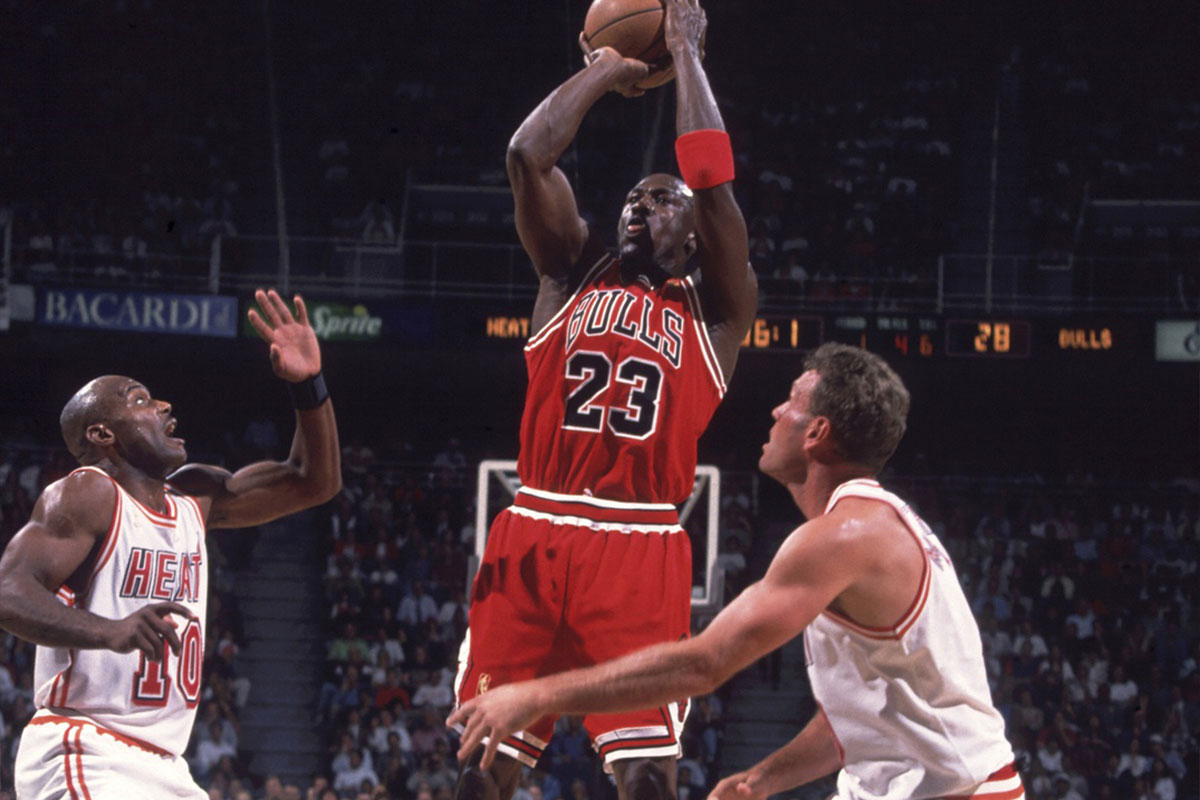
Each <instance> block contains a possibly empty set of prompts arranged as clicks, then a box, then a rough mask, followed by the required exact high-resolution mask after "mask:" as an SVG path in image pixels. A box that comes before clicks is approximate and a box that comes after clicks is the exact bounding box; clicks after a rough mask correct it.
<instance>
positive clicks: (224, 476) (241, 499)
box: [170, 461, 341, 528]
mask: <svg viewBox="0 0 1200 800" xmlns="http://www.w3.org/2000/svg"><path fill="white" fill-rule="evenodd" d="M170 481H171V485H172V486H174V487H175V488H177V489H178V490H179V491H181V492H184V493H185V494H193V496H196V497H197V499H198V500H200V501H201V510H202V511H205V512H206V519H205V523H206V524H207V525H208V526H209V527H211V528H246V527H250V526H252V525H260V524H262V523H264V522H270V521H271V520H274V519H278V518H279V517H283V516H286V515H288V514H292V513H294V512H296V511H301V510H303V509H306V508H311V507H313V506H316V505H320V504H321V503H325V502H327V501H329V500H330V499H332V497H333V496H334V495H335V494H336V493H337V491H338V489H340V488H341V483H340V480H338V481H329V480H325V479H324V478H322V477H317V476H313V475H312V474H311V473H309V472H307V471H306V470H305V469H304V468H303V467H301V466H298V465H296V464H293V463H291V462H290V461H259V462H257V463H254V464H250V465H248V466H245V467H242V468H241V469H239V470H238V471H237V472H235V473H232V474H230V473H229V472H228V471H227V470H224V469H221V468H219V467H208V466H205V467H198V468H197V467H195V466H194V465H193V466H192V467H185V468H184V469H181V470H180V471H179V472H177V473H175V474H174V475H172V476H171V478H170ZM205 505H207V508H205Z"/></svg>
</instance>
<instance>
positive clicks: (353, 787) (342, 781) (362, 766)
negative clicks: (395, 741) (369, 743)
mask: <svg viewBox="0 0 1200 800" xmlns="http://www.w3.org/2000/svg"><path fill="white" fill-rule="evenodd" d="M378 783H379V776H378V775H376V774H375V770H374V769H372V768H371V766H370V765H369V764H366V763H365V762H364V761H363V752H362V750H359V749H358V748H355V749H353V750H351V751H350V758H349V763H348V764H347V766H346V768H345V769H343V770H341V771H339V772H337V773H336V774H335V775H334V778H333V788H334V789H336V790H338V791H339V792H356V791H359V790H364V791H368V792H374V791H375V786H376V784H378Z"/></svg>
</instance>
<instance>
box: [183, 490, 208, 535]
mask: <svg viewBox="0 0 1200 800" xmlns="http://www.w3.org/2000/svg"><path fill="white" fill-rule="evenodd" d="M179 496H180V497H182V498H183V499H184V501H185V502H186V503H189V504H190V505H191V507H192V510H193V511H195V512H196V521H197V522H199V523H200V530H201V532H202V533H203V535H204V536H205V538H207V537H208V521H207V520H206V519H204V512H203V511H201V510H200V503H199V501H197V500H196V498H194V497H192V496H191V495H190V494H182V493H180V495H179Z"/></svg>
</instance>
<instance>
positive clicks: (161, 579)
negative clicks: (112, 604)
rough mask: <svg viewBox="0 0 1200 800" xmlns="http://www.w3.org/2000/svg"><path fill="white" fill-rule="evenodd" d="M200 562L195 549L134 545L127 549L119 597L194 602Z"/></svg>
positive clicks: (197, 591) (201, 560) (196, 599)
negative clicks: (127, 555)
mask: <svg viewBox="0 0 1200 800" xmlns="http://www.w3.org/2000/svg"><path fill="white" fill-rule="evenodd" d="M202 564H203V558H202V557H201V555H200V551H199V550H197V551H196V552H194V553H176V552H173V551H170V550H151V549H150V548H146V547H134V548H132V549H131V550H130V551H129V561H128V562H127V563H126V565H125V576H124V578H123V579H122V581H121V597H130V598H135V599H145V598H151V599H154V600H175V601H180V600H185V601H187V602H191V603H195V602H197V601H199V599H200V568H201V566H202Z"/></svg>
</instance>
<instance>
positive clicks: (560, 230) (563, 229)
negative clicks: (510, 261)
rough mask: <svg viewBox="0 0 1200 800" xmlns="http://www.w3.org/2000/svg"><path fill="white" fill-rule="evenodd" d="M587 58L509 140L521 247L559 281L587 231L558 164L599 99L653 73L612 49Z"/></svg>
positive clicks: (566, 276) (565, 276)
mask: <svg viewBox="0 0 1200 800" xmlns="http://www.w3.org/2000/svg"><path fill="white" fill-rule="evenodd" d="M587 60H588V64H587V66H585V67H584V68H583V69H582V70H580V71H579V72H577V73H575V74H574V75H573V76H571V77H570V78H569V79H568V80H567V81H566V82H565V83H563V84H562V85H561V86H559V87H558V88H557V89H555V90H554V91H553V92H551V93H550V96H549V97H547V98H546V99H545V100H543V101H542V102H541V104H540V105H538V107H537V108H535V109H534V110H533V112H532V113H531V114H530V115H529V116H528V117H526V118H525V121H524V122H523V123H521V127H519V128H518V129H517V132H516V133H514V134H513V137H512V139H511V140H510V141H509V144H508V156H507V159H506V163H507V167H508V178H509V181H510V182H511V183H512V190H513V197H514V198H515V200H516V222H517V234H518V235H519V236H520V237H521V244H522V245H524V247H525V251H526V252H527V253H529V257H530V259H532V261H533V266H534V267H535V268H536V269H537V271H538V275H539V276H542V277H543V278H551V279H555V280H559V281H565V280H569V279H570V277H571V276H570V275H569V274H568V271H569V270H570V268H571V266H572V265H573V264H575V262H576V261H578V260H579V257H580V256H581V254H582V253H583V247H584V245H585V244H586V243H587V238H588V231H587V225H586V224H585V223H584V221H583V220H582V219H580V217H579V210H578V208H577V207H576V205H575V193H574V192H573V191H572V190H571V184H570V183H569V182H568V181H567V176H566V175H564V174H563V172H562V170H560V169H559V168H558V167H556V166H555V164H556V163H557V162H558V159H559V157H561V156H562V154H563V152H564V151H565V150H566V149H567V147H568V146H569V145H570V144H571V141H572V140H573V139H574V138H575V134H576V133H577V132H578V131H579V125H580V123H582V122H583V117H584V115H585V114H586V113H587V112H588V109H590V108H591V107H592V106H593V105H594V104H595V103H596V101H597V100H599V99H600V98H601V97H602V96H603V95H604V94H605V93H606V92H609V91H619V92H622V93H624V94H630V93H633V91H634V90H633V89H632V88H631V87H632V85H633V84H634V83H635V82H636V81H637V80H638V79H640V78H644V77H645V76H646V74H647V73H648V72H649V67H648V66H647V65H646V64H644V63H643V62H641V61H637V60H636V59H632V58H622V57H621V56H620V55H618V54H617V52H616V51H615V50H613V49H612V48H608V47H602V48H600V49H599V50H596V51H595V52H592V53H588V54H587Z"/></svg>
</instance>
